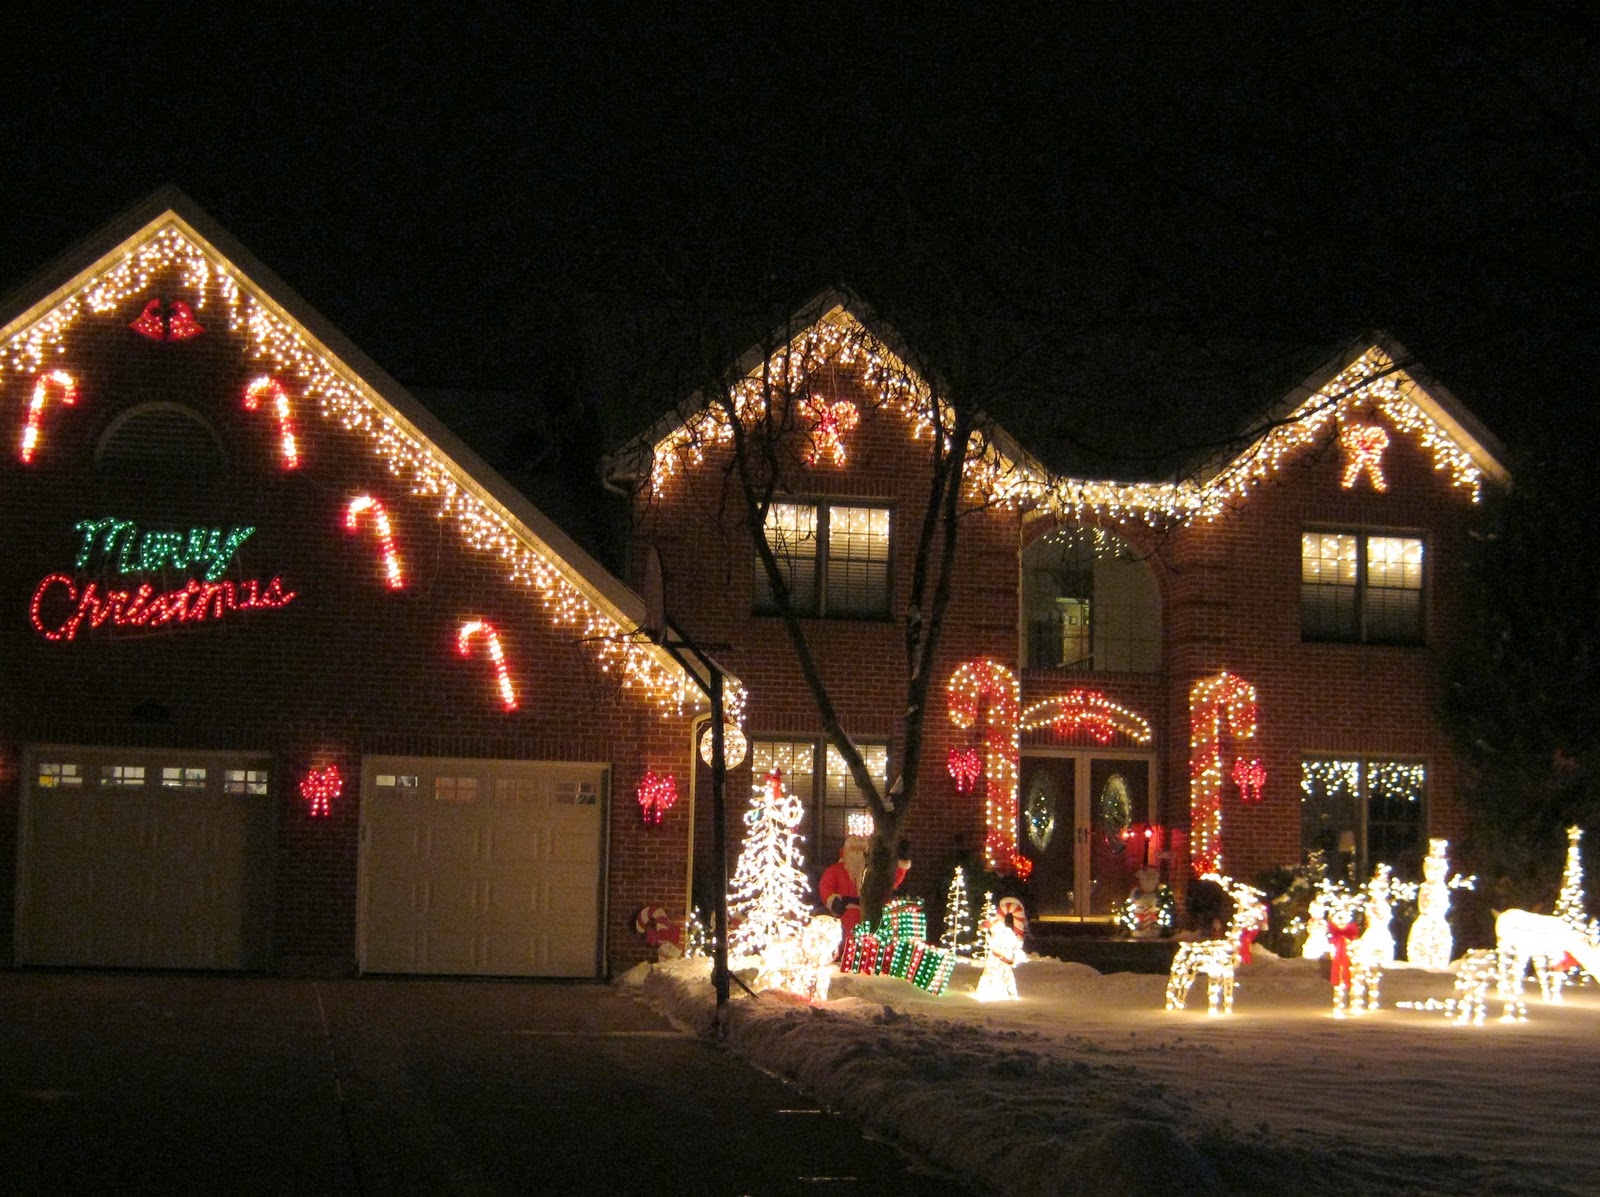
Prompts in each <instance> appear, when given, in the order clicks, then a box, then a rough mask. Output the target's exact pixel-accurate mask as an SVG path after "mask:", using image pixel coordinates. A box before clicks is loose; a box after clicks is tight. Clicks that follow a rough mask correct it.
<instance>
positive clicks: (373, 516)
mask: <svg viewBox="0 0 1600 1197" xmlns="http://www.w3.org/2000/svg"><path fill="white" fill-rule="evenodd" d="M362 516H366V517H367V519H368V521H369V522H370V523H371V524H372V530H373V532H374V533H375V534H376V535H377V537H378V556H379V558H380V559H381V560H382V561H383V576H384V580H385V581H386V582H387V583H388V586H389V589H390V590H399V589H401V588H402V587H403V586H405V584H406V583H405V577H404V576H403V575H402V574H401V572H400V554H399V553H398V552H396V551H395V547H394V527H393V525H392V524H390V522H389V511H388V509H387V508H386V507H384V505H383V502H382V501H381V500H379V499H375V498H373V497H372V496H371V495H357V496H356V497H355V498H353V499H351V500H350V503H349V505H348V506H347V507H346V508H345V510H344V526H345V531H347V532H354V531H356V529H357V527H358V526H359V524H360V523H361V517H362Z"/></svg>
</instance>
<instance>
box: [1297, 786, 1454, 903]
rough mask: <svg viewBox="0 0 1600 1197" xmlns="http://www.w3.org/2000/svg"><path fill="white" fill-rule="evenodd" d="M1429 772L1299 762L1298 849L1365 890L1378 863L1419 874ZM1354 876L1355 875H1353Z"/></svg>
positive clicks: (1413, 876)
mask: <svg viewBox="0 0 1600 1197" xmlns="http://www.w3.org/2000/svg"><path fill="white" fill-rule="evenodd" d="M1427 780H1428V771H1427V767H1426V766H1425V765H1424V764H1422V762H1420V761H1414V760H1412V761H1407V760H1392V759H1383V758H1378V757H1368V756H1349V757H1321V756H1308V757H1305V758H1303V759H1302V760H1301V762H1300V844H1301V848H1302V849H1303V850H1304V851H1305V852H1313V851H1320V852H1322V854H1323V859H1324V861H1325V863H1326V864H1327V866H1328V874H1329V876H1332V877H1341V876H1343V878H1344V879H1345V880H1347V881H1349V882H1350V883H1351V884H1354V885H1360V884H1362V883H1363V882H1365V881H1366V879H1367V878H1368V877H1370V876H1371V875H1372V870H1373V868H1374V867H1375V866H1376V865H1380V864H1386V865H1389V866H1390V867H1391V868H1393V869H1394V870H1395V873H1396V874H1397V875H1398V876H1400V877H1407V878H1411V879H1416V878H1418V877H1420V876H1421V874H1420V872H1419V871H1418V870H1419V869H1420V868H1421V867H1422V855H1423V848H1424V847H1425V846H1426V845H1425V842H1424V841H1425V839H1426V829H1427V811H1426V808H1425V804H1424V799H1425V797H1426V788H1427ZM1351 874H1353V875H1351Z"/></svg>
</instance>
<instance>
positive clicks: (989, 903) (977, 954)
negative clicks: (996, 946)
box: [972, 893, 994, 960]
mask: <svg viewBox="0 0 1600 1197" xmlns="http://www.w3.org/2000/svg"><path fill="white" fill-rule="evenodd" d="M993 914H994V895H993V894H987V893H986V894H984V895H983V909H982V910H981V911H980V912H979V914H978V931H977V935H976V936H975V937H974V940H973V944H972V958H973V959H974V960H983V959H984V958H985V957H987V956H988V955H989V918H990V916H991V915H993Z"/></svg>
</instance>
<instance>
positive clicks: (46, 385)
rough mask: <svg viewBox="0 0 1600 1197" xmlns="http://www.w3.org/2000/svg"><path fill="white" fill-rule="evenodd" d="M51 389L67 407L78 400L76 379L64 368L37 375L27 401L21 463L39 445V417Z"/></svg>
mask: <svg viewBox="0 0 1600 1197" xmlns="http://www.w3.org/2000/svg"><path fill="white" fill-rule="evenodd" d="M52 391H54V392H56V393H57V397H58V398H59V399H60V400H61V402H62V403H65V404H66V405H67V406H68V407H71V406H72V405H73V404H74V403H76V402H77V401H78V383H77V380H76V379H75V378H73V377H72V375H70V374H68V373H67V372H66V371H65V370H51V371H50V372H49V373H48V374H41V375H39V380H38V381H37V382H35V383H34V384H33V398H32V399H31V400H30V401H29V403H28V423H27V425H26V426H25V427H24V428H23V430H22V464H23V465H27V464H28V463H29V462H31V461H32V460H33V453H34V450H35V449H37V448H38V447H39V419H40V417H41V416H43V415H44V405H45V403H46V402H47V401H48V400H49V398H50V394H51V392H52Z"/></svg>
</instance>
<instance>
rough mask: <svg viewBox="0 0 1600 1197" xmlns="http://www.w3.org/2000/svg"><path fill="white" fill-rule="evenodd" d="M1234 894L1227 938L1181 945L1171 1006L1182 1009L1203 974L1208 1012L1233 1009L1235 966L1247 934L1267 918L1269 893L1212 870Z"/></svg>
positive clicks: (1169, 997)
mask: <svg viewBox="0 0 1600 1197" xmlns="http://www.w3.org/2000/svg"><path fill="white" fill-rule="evenodd" d="M1204 879H1205V880H1207V881H1215V882H1216V883H1217V884H1218V885H1221V886H1222V887H1223V888H1224V889H1226V890H1227V891H1228V893H1229V895H1230V896H1231V897H1232V898H1233V918H1231V919H1230V920H1229V921H1228V933H1227V937H1226V938H1224V939H1200V940H1194V941H1192V942H1190V943H1183V944H1179V945H1178V951H1177V954H1176V955H1175V956H1173V958H1172V972H1171V974H1170V976H1169V977H1168V978H1167V1009H1168V1010H1182V1009H1183V1008H1184V1007H1185V1005H1186V1004H1187V1002H1188V1001H1189V990H1190V989H1192V988H1193V987H1194V983H1195V981H1196V980H1197V979H1198V978H1199V977H1200V976H1201V975H1202V974H1203V975H1204V976H1205V977H1206V979H1207V982H1208V984H1207V986H1206V1013H1207V1014H1219V1013H1220V1014H1232V1013H1233V984H1234V969H1235V968H1237V967H1238V964H1239V953H1240V951H1241V948H1242V945H1243V942H1244V939H1245V936H1246V935H1247V934H1248V933H1250V932H1253V931H1259V930H1260V929H1261V928H1262V927H1263V926H1265V925H1266V921H1267V895H1266V894H1265V893H1263V892H1262V891H1261V890H1259V889H1256V888H1255V886H1253V885H1245V884H1244V883H1243V882H1239V881H1235V880H1233V879H1232V878H1231V877H1224V876H1222V875H1221V874H1218V873H1208V874H1207V875H1206V877H1205V878H1204Z"/></svg>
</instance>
